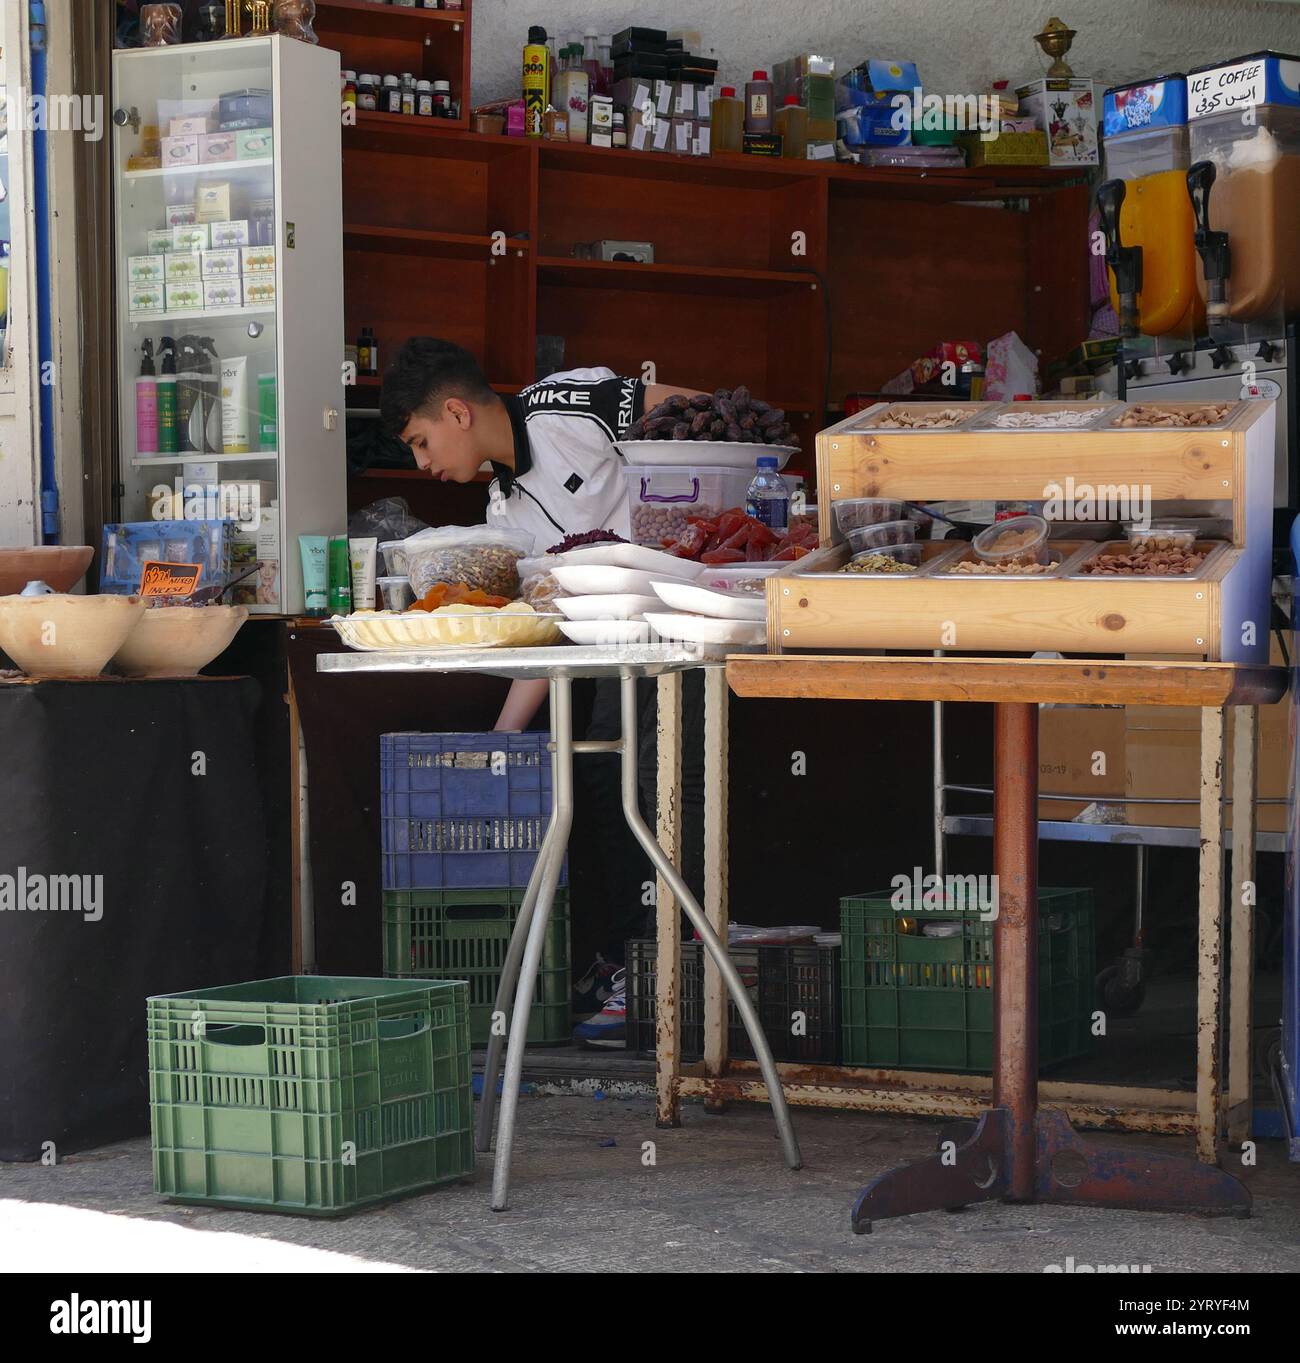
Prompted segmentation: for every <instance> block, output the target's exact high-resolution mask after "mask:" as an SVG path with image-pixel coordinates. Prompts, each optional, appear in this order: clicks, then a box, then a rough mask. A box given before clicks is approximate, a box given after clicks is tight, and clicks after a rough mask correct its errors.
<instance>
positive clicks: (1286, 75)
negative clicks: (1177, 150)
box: [1187, 54, 1300, 118]
mask: <svg viewBox="0 0 1300 1363" xmlns="http://www.w3.org/2000/svg"><path fill="white" fill-rule="evenodd" d="M1187 103H1188V113H1189V115H1190V116H1191V117H1192V118H1207V117H1209V116H1210V115H1212V114H1227V113H1232V112H1233V111H1234V110H1237V109H1253V108H1256V107H1257V106H1259V105H1261V104H1296V103H1300V61H1289V60H1287V59H1286V58H1282V57H1270V56H1268V55H1266V54H1260V55H1259V56H1256V57H1247V58H1246V59H1245V60H1244V61H1238V62H1232V63H1231V64H1230V65H1228V66H1217V67H1214V68H1212V69H1211V70H1208V71H1196V72H1193V73H1192V75H1190V76H1188V78H1187Z"/></svg>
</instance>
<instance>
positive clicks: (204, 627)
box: [113, 606, 248, 677]
mask: <svg viewBox="0 0 1300 1363" xmlns="http://www.w3.org/2000/svg"><path fill="white" fill-rule="evenodd" d="M247 619H248V608H247V606H156V607H154V608H153V609H151V610H146V611H145V613H144V615H143V616H142V617H141V618H140V620H139V622H138V623H137V624H136V626H135V628H134V629H133V630H132V631H131V633H130V634H129V635H128V636H127V638H126V640H125V642H124V643H123V644H122V646H121V647H120V648H119V649H118V650H117V652H116V653H115V654H114V655H113V663H114V665H115V666H116V667H117V668H118V669H120V670H121V671H122V672H125V673H126V675H127V676H128V677H193V676H194V675H195V674H196V673H197V672H198V670H199V668H201V667H206V666H207V665H208V664H209V663H210V662H211V661H212V660H213V658H215V657H216V656H217V654H219V653H221V652H223V651H224V650H225V649H226V647H227V645H229V643H230V641H231V640H232V639H233V638H234V637H235V635H236V633H238V631H239V627H240V625H242V624H243V623H244V621H245V620H247Z"/></svg>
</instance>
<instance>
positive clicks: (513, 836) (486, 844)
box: [380, 733, 567, 890]
mask: <svg viewBox="0 0 1300 1363" xmlns="http://www.w3.org/2000/svg"><path fill="white" fill-rule="evenodd" d="M549 742H550V735H549V734H546V733H523V734H497V733H489V734H384V735H382V736H381V739H380V779H381V802H380V814H381V824H382V833H383V843H382V845H383V856H384V868H383V872H384V874H383V884H384V889H385V890H439V889H475V888H493V889H505V888H511V889H518V888H522V887H523V886H526V885H527V884H528V881H529V878H530V877H531V876H532V873H533V869H534V867H535V866H536V865H537V854H538V851H539V850H540V848H541V844H542V839H543V838H544V837H545V835H546V826H547V823H548V821H549V819H550V815H551V757H550V753H549V751H548V748H547V745H548V744H549ZM496 754H501V757H500V758H498V759H497V760H495V761H494V755H496ZM566 881H567V867H562V868H561V873H560V883H561V884H564V883H566Z"/></svg>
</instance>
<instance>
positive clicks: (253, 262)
mask: <svg viewBox="0 0 1300 1363" xmlns="http://www.w3.org/2000/svg"><path fill="white" fill-rule="evenodd" d="M238 254H239V259H240V265H241V268H242V271H243V273H244V274H272V275H273V274H274V273H275V247H274V246H241V247H240V248H239V252H238Z"/></svg>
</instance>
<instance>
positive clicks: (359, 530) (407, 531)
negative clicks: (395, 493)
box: [348, 497, 429, 544]
mask: <svg viewBox="0 0 1300 1363" xmlns="http://www.w3.org/2000/svg"><path fill="white" fill-rule="evenodd" d="M428 528H429V526H428V524H427V523H426V522H425V521H422V520H421V519H420V518H419V517H418V516H412V515H411V508H410V507H409V506H408V505H407V501H406V498H405V497H385V498H383V500H382V501H378V502H371V503H370V505H369V506H363V507H362V508H361V510H360V511H354V512H353V513H352V515H351V516H349V517H348V536H349V537H350V538H351V539H354V540H364V539H377V540H378V541H379V542H380V543H381V544H382V543H384V541H385V540H404V539H409V538H410V537H411V536H412V535H415V534H418V533H419V532H420V531H421V530H427V529H428Z"/></svg>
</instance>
